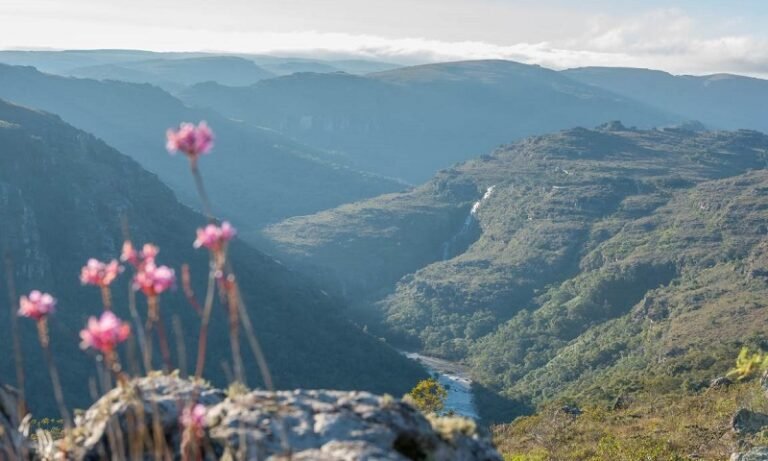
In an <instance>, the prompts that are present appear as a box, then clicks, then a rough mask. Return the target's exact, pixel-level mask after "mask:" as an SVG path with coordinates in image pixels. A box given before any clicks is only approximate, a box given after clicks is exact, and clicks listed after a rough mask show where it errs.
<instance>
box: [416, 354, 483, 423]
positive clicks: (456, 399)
mask: <svg viewBox="0 0 768 461" xmlns="http://www.w3.org/2000/svg"><path fill="white" fill-rule="evenodd" d="M403 353H404V354H405V356H406V357H408V358H409V359H411V360H416V361H417V362H419V363H421V364H422V365H423V366H424V368H426V369H427V371H428V372H429V373H430V374H431V375H437V380H438V381H439V382H440V384H441V385H442V386H443V387H445V388H446V389H447V390H448V397H447V398H446V399H445V410H446V411H453V412H454V413H456V414H457V415H461V416H464V417H466V418H472V419H478V418H479V416H478V414H477V407H476V406H475V399H474V394H473V393H472V379H471V378H470V377H469V373H468V372H467V370H466V368H464V367H463V366H462V365H460V364H458V363H454V362H449V361H447V360H443V359H438V358H436V357H429V356H426V355H421V354H419V353H416V352H403Z"/></svg>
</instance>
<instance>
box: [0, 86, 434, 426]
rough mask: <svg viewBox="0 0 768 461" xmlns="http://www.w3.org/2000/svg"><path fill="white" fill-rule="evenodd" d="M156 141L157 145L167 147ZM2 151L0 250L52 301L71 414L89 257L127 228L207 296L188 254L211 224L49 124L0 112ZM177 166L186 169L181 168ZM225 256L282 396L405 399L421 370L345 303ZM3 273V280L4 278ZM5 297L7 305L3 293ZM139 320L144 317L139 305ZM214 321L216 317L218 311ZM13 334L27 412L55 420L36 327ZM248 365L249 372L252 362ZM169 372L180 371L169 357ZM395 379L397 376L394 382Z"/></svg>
mask: <svg viewBox="0 0 768 461" xmlns="http://www.w3.org/2000/svg"><path fill="white" fill-rule="evenodd" d="M159 139H160V141H161V142H162V136H160V137H159ZM0 146H2V149H0V248H2V251H3V252H6V251H8V252H9V255H10V257H11V260H12V261H13V266H12V267H13V275H14V278H15V280H16V286H17V289H18V290H19V293H26V292H28V291H29V290H31V289H33V288H35V289H42V290H45V291H49V292H51V293H55V295H56V297H57V298H58V300H59V303H58V312H57V314H56V316H55V317H53V318H52V319H51V322H52V325H51V332H52V341H53V343H52V344H53V347H54V348H55V355H56V358H57V359H58V360H59V361H60V363H61V364H63V365H62V366H60V369H61V371H62V381H63V384H64V388H65V390H66V396H67V402H68V403H69V404H70V405H72V406H75V407H83V406H85V405H86V404H87V403H88V402H89V401H90V399H91V397H90V394H89V391H88V385H87V384H88V383H87V382H86V381H84V380H85V379H87V378H86V377H87V376H90V375H91V374H92V366H93V365H92V362H91V361H90V360H86V357H85V355H83V354H84V353H83V352H82V351H80V350H79V348H78V339H77V331H79V328H80V327H81V326H82V325H84V324H85V321H86V318H87V317H88V316H92V315H97V314H98V313H99V311H100V307H99V306H100V305H101V301H100V297H99V294H98V290H97V289H95V288H93V287H83V286H80V284H79V283H78V275H79V271H80V267H81V266H82V265H83V264H84V263H85V261H86V260H87V259H88V258H91V257H96V258H100V259H103V260H109V259H112V258H115V257H117V256H119V253H120V249H121V246H122V243H123V239H124V234H123V230H122V227H123V225H122V222H123V218H124V219H125V220H126V222H127V223H128V225H129V227H128V229H129V232H130V236H131V238H132V239H133V240H134V242H136V244H139V245H141V244H142V243H144V242H154V243H156V244H158V245H159V246H160V248H161V253H160V256H159V260H160V262H162V263H164V264H168V265H171V266H172V267H175V268H176V269H177V271H179V268H180V265H181V264H182V263H190V265H191V271H192V274H193V282H194V286H196V287H200V286H202V287H204V286H205V276H206V272H207V266H208V257H207V255H206V254H205V253H204V252H203V251H199V250H195V249H193V248H192V241H193V240H194V229H195V228H196V227H199V226H202V225H203V224H204V223H205V222H206V220H205V218H204V217H203V216H201V215H199V214H197V213H195V212H193V211H192V210H190V209H189V208H187V207H185V206H183V205H181V204H180V203H179V202H178V201H177V200H176V198H175V197H174V194H173V193H172V192H171V190H170V189H169V188H168V187H167V186H165V185H164V184H162V183H161V182H160V181H159V180H158V178H157V177H156V176H154V175H152V174H150V173H148V172H146V171H145V170H143V169H142V168H141V167H140V166H139V165H138V164H137V163H136V162H135V161H133V160H131V159H130V158H128V157H126V156H124V155H122V154H120V153H119V152H117V151H116V150H115V149H113V148H111V147H109V146H108V145H106V144H105V143H104V142H102V141H100V140H98V139H96V138H94V137H93V136H91V135H89V134H87V133H84V132H82V131H80V130H77V129H75V128H73V127H72V126H70V125H68V124H66V123H64V122H62V121H61V120H60V119H59V118H58V117H56V116H52V115H48V114H44V113H40V112H35V111H32V110H29V109H25V108H21V107H18V106H15V105H11V104H8V103H6V102H4V101H0ZM175 160H177V161H178V162H180V163H177V168H180V169H183V168H184V167H183V160H182V159H175ZM232 253H233V258H234V261H233V263H234V265H235V267H236V269H237V270H238V272H239V276H240V280H241V285H242V287H243V295H244V297H245V299H246V301H247V305H248V307H249V311H250V315H251V317H252V318H253V322H254V324H255V329H256V331H257V333H258V335H259V338H260V340H261V341H262V342H263V344H264V348H265V350H266V355H267V358H268V360H269V363H270V365H271V367H272V371H273V373H274V375H275V376H274V377H275V380H276V383H277V385H278V386H280V387H282V388H293V387H319V388H324V387H331V388H346V389H371V390H376V391H379V392H392V393H402V392H405V391H406V390H408V389H409V388H410V387H411V386H412V383H413V381H414V380H418V379H419V378H420V377H422V376H424V374H423V372H422V371H421V370H420V367H418V366H417V365H416V364H414V363H413V362H410V361H408V360H407V359H405V358H404V357H402V356H401V355H400V354H398V353H397V352H395V351H394V350H392V349H391V348H389V347H386V346H385V345H384V344H382V343H381V342H380V341H378V340H377V339H375V338H373V337H371V336H369V335H367V334H365V333H363V332H362V331H360V330H359V328H357V327H356V326H354V325H352V324H351V323H349V322H348V321H347V320H346V319H345V318H344V316H343V314H342V306H341V303H340V302H339V301H338V300H335V299H332V298H330V297H329V296H328V295H327V294H326V293H325V292H323V291H322V290H321V289H319V288H317V287H316V286H314V285H313V284H312V283H310V282H309V281H308V280H307V279H306V278H305V277H302V276H300V275H299V274H297V273H295V272H292V271H290V270H289V269H288V268H286V267H285V266H282V265H280V264H278V263H277V262H275V261H274V260H272V259H271V258H269V257H267V256H265V255H264V254H262V253H260V252H258V251H256V250H253V249H251V248H250V247H248V246H246V245H243V244H240V243H238V244H237V245H236V246H235V248H233V249H232ZM3 267H5V264H4V265H3ZM1 272H3V274H4V279H5V275H6V274H5V270H3V271H1ZM179 276H180V272H179ZM128 277H129V274H124V275H122V276H121V277H120V279H119V282H120V283H116V284H115V287H116V288H115V290H114V292H113V293H114V296H115V305H116V310H117V312H118V314H119V315H120V316H121V317H122V318H130V313H129V312H128V309H127V302H126V298H127V296H126V293H127V290H128V288H127V284H128ZM120 287H124V289H125V291H123V289H121V288H120ZM180 288H181V287H179V290H177V291H176V292H175V293H172V294H170V295H169V296H164V297H163V300H162V306H161V308H162V312H163V317H164V319H165V322H166V325H167V326H166V329H167V330H168V331H169V332H170V331H173V330H172V328H171V318H172V317H178V318H179V319H180V320H181V322H182V325H183V331H184V332H185V337H186V339H187V340H188V341H187V351H188V356H187V357H186V358H185V359H183V360H185V361H186V363H187V364H191V363H193V361H194V355H193V354H192V352H193V351H196V344H195V343H194V342H193V341H192V340H191V339H190V338H195V337H196V331H197V330H198V326H199V319H198V316H197V314H195V311H194V310H193V309H192V307H191V306H190V305H189V304H187V302H186V300H185V299H184V296H183V293H182V292H181V289H180ZM0 296H2V299H8V292H7V288H6V285H5V284H2V286H0ZM200 296H202V295H200ZM139 309H140V310H141V311H142V316H143V315H144V310H145V306H143V305H142V303H139ZM216 311H217V312H223V310H222V308H221V307H219V306H217V307H216ZM213 318H214V320H213V323H212V331H211V332H210V333H209V336H210V345H209V358H208V361H207V371H206V376H207V377H208V379H212V380H214V381H216V382H217V383H218V385H220V386H225V385H226V382H225V380H224V378H223V375H222V373H221V365H222V362H223V361H226V360H228V357H229V353H228V351H229V346H228V339H227V325H226V323H227V322H226V321H225V320H224V318H223V317H222V316H221V315H218V314H217V315H214V317H213ZM19 323H20V325H21V326H22V329H21V332H20V334H21V337H22V345H23V354H24V357H25V359H26V363H27V367H26V372H27V377H28V381H27V382H28V388H27V391H28V392H29V393H30V395H33V396H35V398H34V400H33V401H32V405H33V408H34V410H35V412H36V414H42V415H46V414H52V413H53V412H54V411H55V410H53V408H55V407H54V405H53V401H52V393H51V391H50V382H49V380H48V378H47V376H46V373H47V372H46V369H45V367H44V366H40V363H41V362H42V361H43V359H42V357H41V356H40V352H39V347H38V345H37V344H36V342H37V336H36V333H35V328H34V325H33V323H32V322H26V321H23V319H22V320H20V321H19ZM5 325H8V324H7V323H5ZM193 332H195V333H193ZM8 333H9V332H8V330H5V331H4V332H3V334H2V335H0V347H2V350H3V351H6V353H5V359H4V360H3V361H1V362H0V369H1V370H2V374H3V376H5V377H6V378H4V379H5V380H7V381H10V377H11V376H14V368H13V362H14V361H13V360H12V359H11V357H12V354H11V352H10V351H12V346H11V335H10V334H8ZM171 343H172V344H175V341H174V340H173V339H171ZM174 349H175V348H174ZM248 362H249V363H254V362H253V360H252V359H250V358H249V359H248ZM128 363H129V362H128V361H126V366H128ZM158 363H159V360H158ZM174 363H176V364H179V363H180V362H179V358H178V356H177V355H176V354H174ZM181 363H184V362H183V361H182V362H181ZM392 368H396V369H398V373H397V374H392V373H390V372H389V370H390V369H392ZM247 371H248V378H249V382H250V383H252V384H254V385H255V384H257V383H259V382H260V378H259V375H258V371H257V369H256V367H250V368H248V370H247Z"/></svg>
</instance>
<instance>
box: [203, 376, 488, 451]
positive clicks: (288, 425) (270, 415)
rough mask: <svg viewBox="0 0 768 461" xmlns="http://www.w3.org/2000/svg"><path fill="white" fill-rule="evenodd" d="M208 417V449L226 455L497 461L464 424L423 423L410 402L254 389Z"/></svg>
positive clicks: (370, 396)
mask: <svg viewBox="0 0 768 461" xmlns="http://www.w3.org/2000/svg"><path fill="white" fill-rule="evenodd" d="M270 407H276V408H279V409H280V413H279V414H280V417H279V418H277V417H275V412H274V411H272V410H270ZM209 420H210V421H212V422H213V425H212V427H211V429H210V431H209V434H210V438H211V441H212V445H213V446H214V447H221V449H222V450H223V452H222V454H223V455H224V456H225V457H226V456H229V457H231V458H237V457H238V456H240V455H243V456H244V457H245V459H277V457H278V456H279V455H281V454H284V453H285V450H284V446H287V447H290V451H291V453H292V454H293V457H292V459H300V460H318V461H337V460H339V461H341V460H370V461H373V460H377V461H378V460H381V461H389V460H393V461H394V460H397V461H405V460H419V459H434V460H456V461H470V460H488V461H491V460H499V461H500V460H501V457H500V456H499V454H498V453H497V452H496V450H494V449H493V447H492V446H491V445H490V444H489V443H488V442H485V441H483V440H481V439H480V438H479V437H478V436H477V435H475V434H474V433H468V432H467V430H466V429H467V423H466V421H465V420H460V419H457V418H453V419H451V418H447V419H440V420H435V421H433V422H430V421H429V420H427V418H425V417H424V416H423V415H422V414H421V413H420V412H419V411H417V410H416V409H414V408H413V407H411V406H410V405H407V404H405V403H403V402H400V401H397V400H394V399H392V398H388V397H380V396H377V395H373V394H370V393H367V392H340V391H307V390H297V391H293V392H288V391H285V392H278V393H277V394H276V395H275V396H272V395H271V394H270V393H268V392H264V391H254V392H251V393H249V394H246V395H244V396H240V397H236V398H234V399H227V400H226V401H224V402H222V403H220V404H219V405H216V406H214V407H213V408H211V409H210V411H209ZM462 421H464V422H463V423H462ZM469 425H470V426H472V428H474V425H473V424H469ZM281 431H282V434H283V435H282V436H281Z"/></svg>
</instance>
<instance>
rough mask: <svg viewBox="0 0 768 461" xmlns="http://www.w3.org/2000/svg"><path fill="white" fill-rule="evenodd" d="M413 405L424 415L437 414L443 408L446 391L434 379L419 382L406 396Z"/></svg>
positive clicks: (446, 395)
mask: <svg viewBox="0 0 768 461" xmlns="http://www.w3.org/2000/svg"><path fill="white" fill-rule="evenodd" d="M407 396H408V397H410V398H411V400H412V401H413V404H414V405H415V406H416V408H418V409H419V410H421V411H422V412H424V413H439V412H441V411H442V410H443V408H444V407H445V399H446V397H448V391H447V390H445V388H444V387H443V386H442V385H441V384H440V383H439V382H437V380H436V379H434V378H429V379H425V380H423V381H420V382H419V383H418V384H417V385H416V387H414V388H413V389H411V391H410V392H409V393H408V394H407Z"/></svg>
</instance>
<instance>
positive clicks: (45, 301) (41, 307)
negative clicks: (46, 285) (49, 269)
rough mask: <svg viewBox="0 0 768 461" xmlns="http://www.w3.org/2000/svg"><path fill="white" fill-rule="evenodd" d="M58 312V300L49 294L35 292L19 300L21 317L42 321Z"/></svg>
mask: <svg viewBox="0 0 768 461" xmlns="http://www.w3.org/2000/svg"><path fill="white" fill-rule="evenodd" d="M55 310H56V298H54V297H53V296H51V295H49V294H48V293H42V292H40V291H38V290H33V291H31V292H30V293H29V295H28V296H22V297H21V299H20V300H19V315H20V316H21V317H27V318H30V319H34V320H40V319H42V318H43V317H45V316H47V315H48V314H52V313H53V312H54V311H55Z"/></svg>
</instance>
